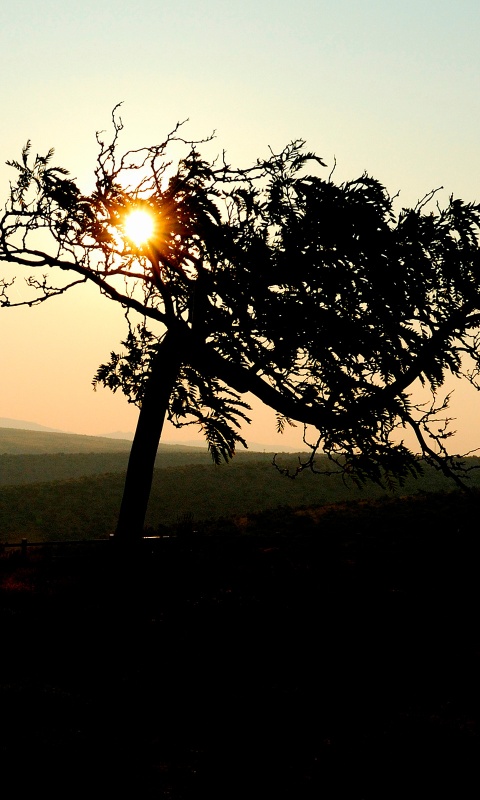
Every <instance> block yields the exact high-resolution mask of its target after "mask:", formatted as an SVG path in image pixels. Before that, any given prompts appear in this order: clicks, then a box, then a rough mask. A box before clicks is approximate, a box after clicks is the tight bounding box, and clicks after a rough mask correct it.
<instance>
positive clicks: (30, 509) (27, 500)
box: [0, 454, 480, 542]
mask: <svg viewBox="0 0 480 800" xmlns="http://www.w3.org/2000/svg"><path fill="white" fill-rule="evenodd" d="M252 455H253V454H252ZM477 462H478V459H477ZM472 475H473V480H472V485H473V486H475V485H477V486H478V485H479V483H480V472H476V471H475V472H474V473H472ZM123 479H124V476H123V473H121V472H118V473H116V474H115V473H113V472H112V473H110V474H106V475H99V476H91V477H82V478H77V479H76V480H69V481H57V482H52V483H30V484H29V485H24V486H1V487H0V542H1V541H3V542H5V541H19V540H20V539H21V538H22V537H27V538H28V539H30V540H31V541H44V540H57V539H88V538H98V537H105V536H108V535H109V534H110V533H112V532H113V531H114V529H115V523H116V519H117V515H118V510H119V507H120V501H121V497H122V491H123ZM454 488H455V486H454V485H453V484H452V483H451V482H448V481H447V480H446V479H445V478H444V477H443V476H442V475H441V474H440V473H438V472H436V471H434V470H426V472H425V475H424V477H423V478H422V479H420V480H418V481H415V480H413V479H412V480H410V481H408V482H407V484H406V485H405V487H403V488H402V489H400V490H399V491H398V492H397V496H403V495H413V494H416V493H419V492H439V491H444V490H452V489H454ZM386 496H395V494H394V493H393V492H386V491H385V490H384V489H382V488H381V487H379V486H373V485H371V486H367V487H365V488H363V489H358V488H356V487H355V486H352V485H350V486H346V485H345V484H344V483H343V481H342V479H341V477H339V476H338V477H335V478H333V477H331V478H326V477H322V476H319V475H313V474H312V473H310V472H307V473H303V474H302V475H300V476H299V477H298V478H297V479H296V480H294V481H292V480H289V479H288V478H285V477H283V476H282V475H280V474H279V473H278V472H277V471H276V470H275V469H274V468H273V467H272V466H271V464H270V463H268V461H263V462H262V461H260V460H258V454H257V460H255V459H254V458H253V457H252V458H251V459H245V458H238V459H235V461H234V462H233V463H231V464H229V465H222V466H220V467H215V466H214V465H213V464H212V463H210V464H205V463H204V464H198V463H197V464H196V465H192V464H190V465H184V466H174V467H173V466H172V467H169V468H164V469H157V470H156V471H155V475H154V482H153V487H152V494H151V498H150V505H149V509H148V514H147V525H149V526H151V527H152V528H154V529H157V528H158V526H159V525H175V524H177V523H182V524H183V523H188V524H193V525H195V524H196V523H198V522H201V521H202V520H208V519H215V518H218V517H225V518H231V517H232V516H236V517H240V518H241V517H242V515H245V514H248V513H252V512H257V511H263V510H265V509H269V508H278V507H287V506H288V507H301V506H313V505H324V504H326V503H338V502H344V501H350V500H364V499H365V500H366V499H371V498H380V497H386Z"/></svg>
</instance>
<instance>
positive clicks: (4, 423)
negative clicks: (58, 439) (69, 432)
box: [0, 417, 63, 433]
mask: <svg viewBox="0 0 480 800" xmlns="http://www.w3.org/2000/svg"><path fill="white" fill-rule="evenodd" d="M0 428H17V429H18V430H22V431H45V432H49V433H63V431H60V430H59V429H58V428H47V427H46V426H45V425H39V424H38V422H28V421H27V420H24V419H10V418H9V417H0Z"/></svg>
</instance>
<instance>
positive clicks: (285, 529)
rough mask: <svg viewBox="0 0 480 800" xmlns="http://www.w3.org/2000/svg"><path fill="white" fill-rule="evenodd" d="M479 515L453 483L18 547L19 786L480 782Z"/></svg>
mask: <svg viewBox="0 0 480 800" xmlns="http://www.w3.org/2000/svg"><path fill="white" fill-rule="evenodd" d="M479 511H480V496H479V495H478V494H472V495H471V496H462V495H458V494H453V493H451V494H441V493H440V494H437V495H434V496H433V495H432V496H428V495H425V496H418V497H417V498H413V499H410V500H408V499H404V500H400V499H393V500H389V501H377V502H373V501H372V502H369V503H367V502H364V503H353V504H344V505H339V506H326V507H323V508H322V509H317V510H315V509H311V510H304V511H301V512H295V511H292V510H289V509H279V510H277V511H276V512H270V513H263V514H259V515H256V516H254V515H250V516H246V517H245V518H244V519H243V521H242V526H243V527H242V530H243V533H242V534H241V535H239V534H238V525H233V524H230V523H229V522H228V520H223V521H222V522H220V523H218V524H217V525H215V524H213V523H211V524H210V525H209V526H205V527H204V529H203V533H202V534H198V533H197V534H195V533H192V530H191V528H190V527H189V526H188V525H185V526H184V528H183V529H179V530H178V534H179V535H178V536H177V537H175V538H168V539H163V540H159V541H157V542H155V543H150V544H146V545H145V548H144V551H143V552H142V553H139V554H137V555H136V556H134V555H133V554H130V555H129V556H128V557H127V558H123V557H122V555H121V554H120V553H116V552H115V549H114V545H113V543H112V542H100V543H97V544H96V545H90V546H88V545H87V544H78V545H75V546H73V547H74V548H75V549H73V547H70V548H63V549H61V548H56V547H54V548H53V549H52V550H51V551H50V553H49V554H48V553H47V552H45V551H43V550H40V549H39V548H38V549H35V548H32V549H31V550H29V554H28V559H27V560H26V561H22V558H21V555H20V553H18V552H14V551H10V550H8V551H6V552H5V553H4V554H3V556H2V558H1V560H0V585H1V593H0V598H1V604H2V605H1V629H2V657H1V659H0V675H1V681H0V708H1V715H0V758H1V762H2V765H1V775H2V782H3V785H4V786H8V785H9V782H10V785H12V786H14V787H15V791H14V792H10V793H7V794H6V796H8V797H13V796H15V797H27V796H38V795H41V796H47V797H53V796H55V797H69V798H70V797H76V796H82V797H90V798H97V797H99V798H100V797H102V798H104V797H116V796H119V797H132V798H133V797H135V798H175V800H177V798H178V800H180V799H183V798H197V797H198V798H223V799H224V800H229V798H237V797H238V798H250V797H262V798H279V797H285V798H287V797H288V798H292V799H293V800H296V799H297V798H358V800H360V798H365V799H367V798H412V797H415V798H416V797H419V798H420V797H421V798H430V797H435V796H437V794H438V793H439V791H440V789H441V790H442V795H443V796H446V797H458V798H465V797H477V796H478V789H479V778H478V763H479V762H478V759H479V756H480V752H479V728H478V711H479V699H480V696H479V667H480V635H479V626H478V608H479V600H480V597H479V594H480V591H479V583H478V562H477V555H476V553H477V549H478V548H477V539H478V518H479ZM234 531H236V533H234ZM89 548H92V549H89ZM468 778H471V779H473V783H472V782H469V781H468Z"/></svg>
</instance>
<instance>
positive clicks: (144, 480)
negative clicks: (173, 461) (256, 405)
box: [115, 331, 182, 544]
mask: <svg viewBox="0 0 480 800" xmlns="http://www.w3.org/2000/svg"><path fill="white" fill-rule="evenodd" d="M181 363H182V352H181V346H180V343H179V341H178V338H177V337H175V336H174V335H173V334H172V333H171V332H170V331H168V332H167V334H166V335H165V338H164V339H163V341H162V342H161V343H160V345H159V348H158V352H157V354H156V356H155V358H154V359H153V361H152V367H151V372H150V376H149V378H148V381H147V384H146V388H145V394H144V397H143V401H142V406H141V408H140V414H139V416H138V422H137V428H136V431H135V436H134V439H133V442H132V449H131V451H130V457H129V460H128V467H127V474H126V478H125V487H124V490H123V498H122V504H121V506H120V514H119V517H118V523H117V528H116V531H115V539H116V540H117V541H119V542H124V543H126V544H128V543H134V542H138V541H139V540H140V539H141V538H142V536H143V527H144V524H145V515H146V513H147V506H148V500H149V497H150V490H151V488H152V478H153V470H154V466H155V458H156V455H157V450H158V444H159V442H160V437H161V434H162V429H163V423H164V421H165V416H166V413H167V409H168V401H169V399H170V394H171V392H172V389H173V386H174V384H175V380H176V378H177V375H178V371H179V369H180V365H181Z"/></svg>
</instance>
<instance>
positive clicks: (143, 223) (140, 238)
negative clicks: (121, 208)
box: [125, 211, 154, 247]
mask: <svg viewBox="0 0 480 800" xmlns="http://www.w3.org/2000/svg"><path fill="white" fill-rule="evenodd" d="M153 228H154V224H153V217H152V216H151V214H149V213H148V211H132V212H131V213H130V214H129V215H128V217H127V218H126V220H125V234H126V235H127V236H128V238H129V239H131V241H132V242H133V243H134V244H135V245H136V246H137V247H138V246H139V245H141V244H144V243H145V242H147V241H148V239H150V238H151V237H152V235H153Z"/></svg>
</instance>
